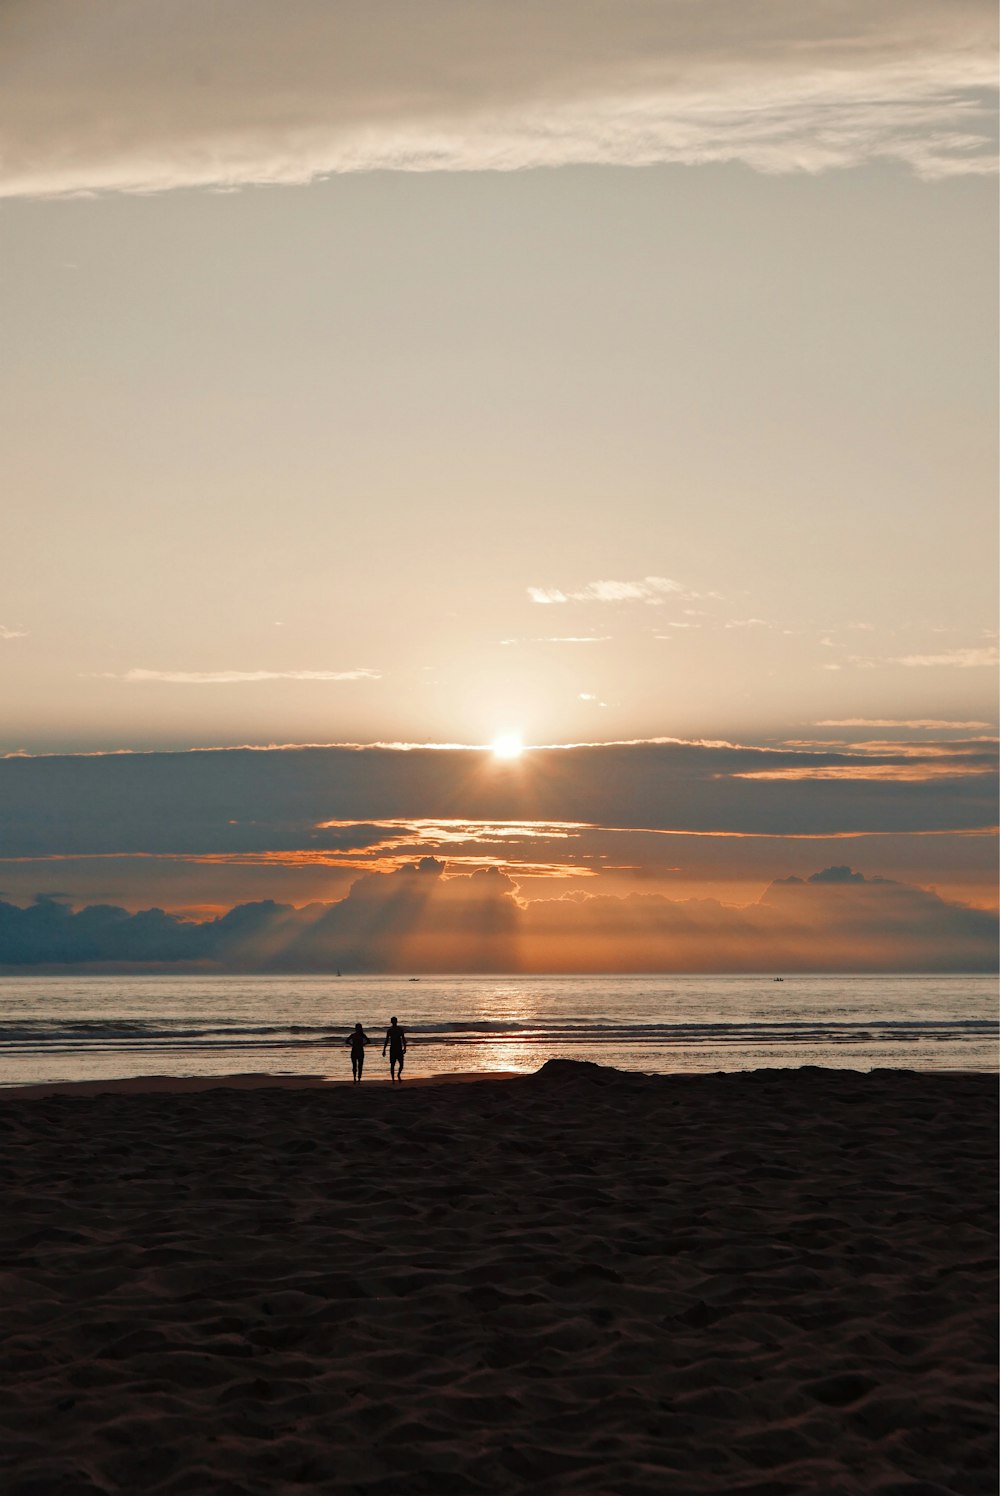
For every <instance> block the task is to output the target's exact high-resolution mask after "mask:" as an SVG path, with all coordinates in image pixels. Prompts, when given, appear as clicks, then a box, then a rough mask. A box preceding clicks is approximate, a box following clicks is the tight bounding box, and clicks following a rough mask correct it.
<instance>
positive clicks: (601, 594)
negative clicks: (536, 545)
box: [528, 577, 698, 604]
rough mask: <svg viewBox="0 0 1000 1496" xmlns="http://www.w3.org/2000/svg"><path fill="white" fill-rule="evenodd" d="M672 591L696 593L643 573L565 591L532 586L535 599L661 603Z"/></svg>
mask: <svg viewBox="0 0 1000 1496" xmlns="http://www.w3.org/2000/svg"><path fill="white" fill-rule="evenodd" d="M671 595H674V596H678V597H697V596H698V594H697V593H696V592H690V591H689V590H688V589H687V588H686V587H684V586H683V585H682V584H681V583H680V582H674V581H672V580H671V579H670V577H643V578H642V579H641V580H640V581H638V582H614V581H599V582H587V583H586V585H585V586H583V587H577V588H575V589H574V590H572V591H568V592H564V591H563V590H562V588H560V587H529V588H528V596H529V597H530V598H531V601H532V602H533V603H545V604H552V603H661V602H663V600H664V598H666V597H669V596H671Z"/></svg>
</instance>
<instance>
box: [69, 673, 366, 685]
mask: <svg viewBox="0 0 1000 1496" xmlns="http://www.w3.org/2000/svg"><path fill="white" fill-rule="evenodd" d="M96 674H97V678H99V679H101V680H124V681H130V682H145V681H162V682H165V683H167V684H170V685H177V686H233V685H244V684H247V683H253V682H255V681H261V680H381V679H382V677H381V674H380V672H379V671H377V670H125V671H123V672H122V673H121V674H118V673H117V672H115V671H113V670H102V671H99V672H97V673H96Z"/></svg>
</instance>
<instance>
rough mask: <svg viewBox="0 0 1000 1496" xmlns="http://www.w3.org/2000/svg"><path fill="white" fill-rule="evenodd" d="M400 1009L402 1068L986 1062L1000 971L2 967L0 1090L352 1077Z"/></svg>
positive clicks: (993, 1037) (375, 1058)
mask: <svg viewBox="0 0 1000 1496" xmlns="http://www.w3.org/2000/svg"><path fill="white" fill-rule="evenodd" d="M393 1014H395V1015H397V1016H398V1018H399V1022H400V1024H401V1025H402V1026H403V1027H404V1028H405V1030H406V1033H407V1038H408V1041H409V1045H410V1049H409V1053H408V1054H407V1057H406V1074H407V1075H410V1076H416V1075H436V1074H441V1073H444V1072H454V1071H481V1072H490V1071H497V1070H513V1071H522V1072H528V1071H532V1070H537V1069H538V1067H539V1066H540V1065H542V1064H544V1062H545V1061H546V1060H547V1059H550V1058H552V1057H562V1058H565V1059H576V1060H595V1061H597V1062H598V1063H599V1064H602V1065H615V1066H617V1067H619V1068H620V1069H627V1070H644V1071H650V1072H659V1073H669V1072H671V1071H674V1072H676V1071H688V1072H690V1071H713V1070H755V1069H759V1068H761V1067H774V1066H797V1065H826V1066H833V1067H837V1068H842V1069H843V1068H851V1069H857V1070H871V1069H876V1068H907V1069H914V1070H994V1069H996V1068H997V1061H998V1049H997V1044H998V1021H997V1018H998V1015H997V991H996V983H995V982H994V981H993V980H992V979H991V978H986V977H970V976H787V977H785V978H784V979H783V980H781V981H777V980H775V979H773V978H769V977H761V976H682V977H677V976H662V977H661V976H600V977H579V976H564V977H546V976H539V977H531V976H516V977H513V976H497V977H483V976H459V977H456V976H447V977H421V978H419V979H414V978H406V977H384V976H381V977H349V976H345V977H326V976H323V977H317V976H305V977H278V976H181V975H176V976H175V975H166V976H41V977H39V976H12V977H2V978H0V1086H12V1085H29V1084H35V1083H40V1082H50V1081H79V1080H95V1079H101V1080H104V1079H108V1078H112V1077H122V1078H124V1077H128V1076H137V1075H174V1076H210V1075H232V1074H237V1073H247V1072H254V1073H264V1072H267V1073H270V1074H272V1075H313V1076H324V1077H333V1078H335V1079H344V1078H345V1077H348V1076H349V1075H350V1057H349V1051H348V1050H347V1048H346V1046H345V1043H344V1041H345V1038H346V1036H347V1034H348V1032H349V1030H350V1029H352V1028H353V1027H354V1025H355V1023H362V1024H363V1025H364V1026H365V1029H366V1030H367V1032H368V1034H369V1035H370V1036H371V1038H372V1040H373V1041H375V1042H374V1043H373V1045H372V1048H371V1049H370V1050H369V1052H368V1062H367V1066H366V1070H365V1076H366V1078H367V1077H371V1078H380V1077H382V1076H384V1074H385V1073H386V1070H387V1061H386V1060H383V1059H382V1056H381V1047H382V1040H383V1038H384V1034H385V1028H386V1025H387V1024H388V1021H389V1018H390V1017H391V1016H392V1015H393Z"/></svg>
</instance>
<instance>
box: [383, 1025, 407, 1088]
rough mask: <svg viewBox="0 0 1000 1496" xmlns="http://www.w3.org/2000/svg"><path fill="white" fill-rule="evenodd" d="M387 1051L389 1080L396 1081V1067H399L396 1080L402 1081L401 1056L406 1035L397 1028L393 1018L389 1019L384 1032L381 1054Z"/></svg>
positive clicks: (404, 1047) (403, 1052) (404, 1050)
mask: <svg viewBox="0 0 1000 1496" xmlns="http://www.w3.org/2000/svg"><path fill="white" fill-rule="evenodd" d="M387 1049H388V1051H389V1079H390V1080H391V1081H394V1080H396V1079H397V1076H396V1066H397V1065H398V1066H399V1076H398V1079H399V1080H400V1081H402V1079H403V1056H404V1055H405V1053H406V1035H405V1033H404V1032H403V1030H402V1029H401V1028H400V1027H399V1024H398V1023H397V1022H396V1020H395V1018H390V1019H389V1027H388V1029H387V1031H386V1036H385V1043H384V1044H383V1045H382V1053H383V1055H384V1054H385V1052H386V1050H387Z"/></svg>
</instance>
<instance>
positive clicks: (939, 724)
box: [814, 717, 992, 732]
mask: <svg viewBox="0 0 1000 1496" xmlns="http://www.w3.org/2000/svg"><path fill="white" fill-rule="evenodd" d="M814 725H815V726H816V727H911V728H928V729H930V730H931V731H942V732H944V731H952V732H976V731H977V730H979V729H982V730H983V731H989V730H990V728H991V726H992V724H991V723H989V722H943V721H939V720H938V719H937V718H936V717H909V718H902V719H901V718H898V717H836V718H834V717H831V718H827V719H826V720H825V721H823V722H817V723H815V724H814Z"/></svg>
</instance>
